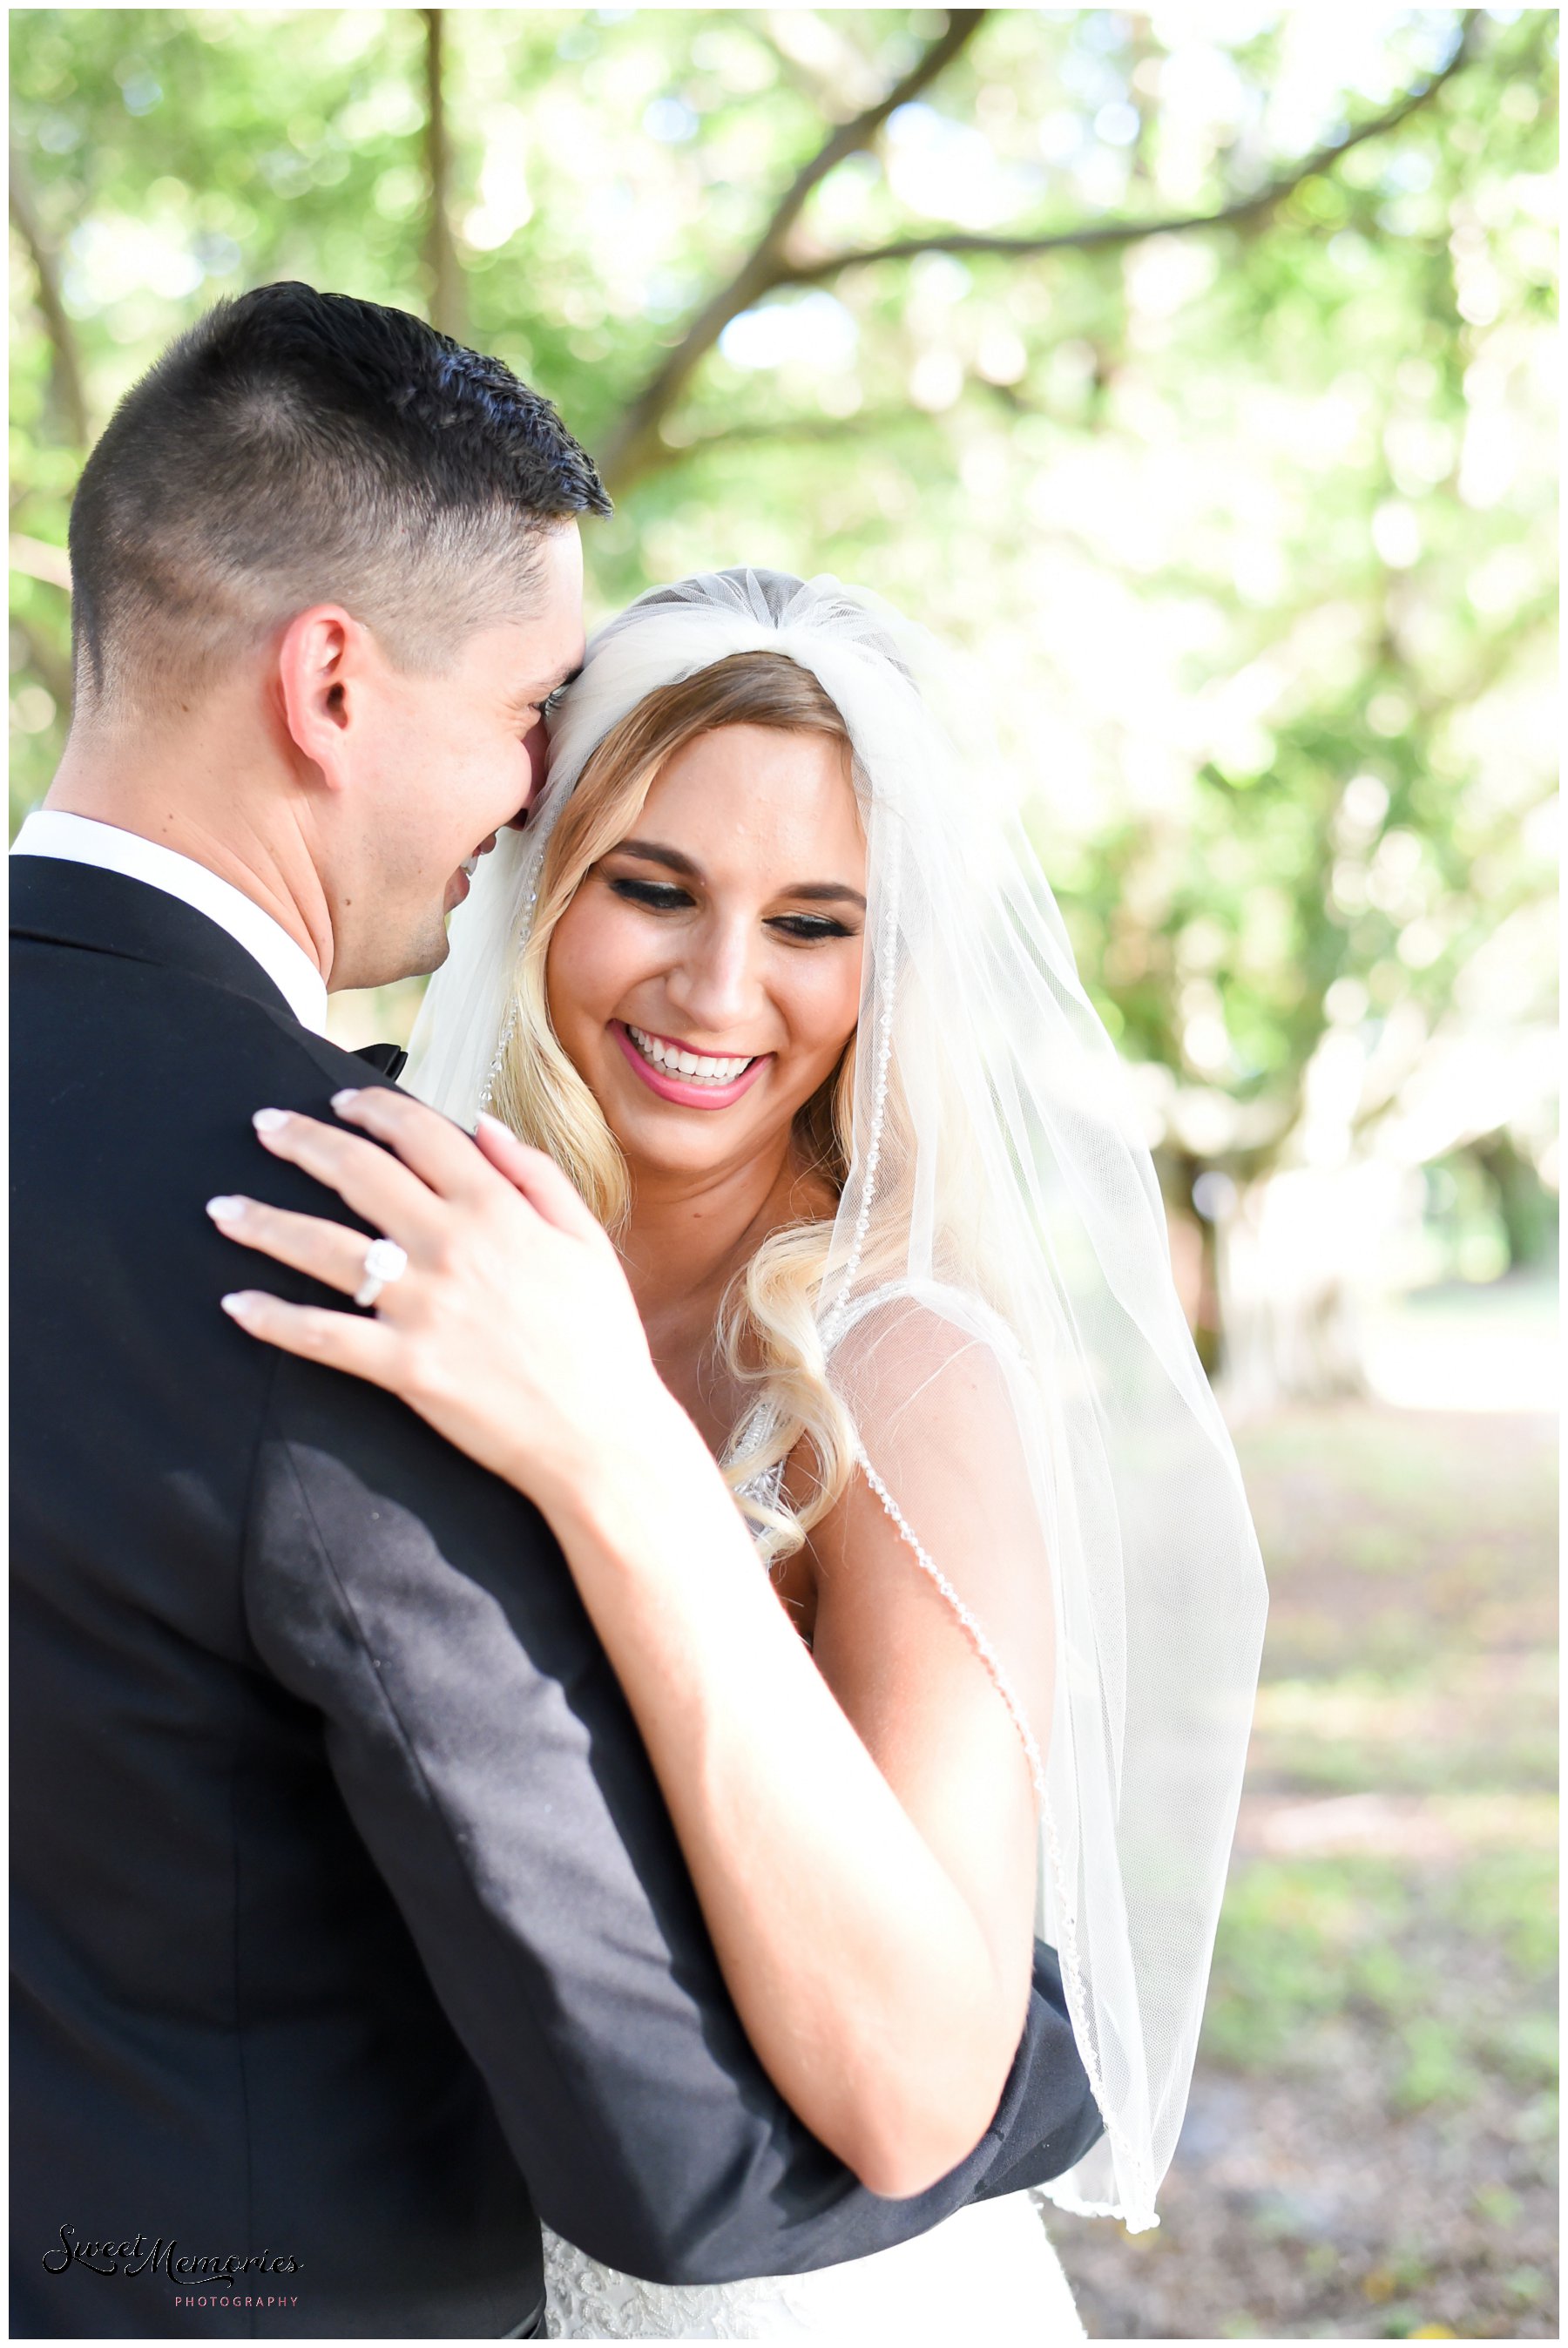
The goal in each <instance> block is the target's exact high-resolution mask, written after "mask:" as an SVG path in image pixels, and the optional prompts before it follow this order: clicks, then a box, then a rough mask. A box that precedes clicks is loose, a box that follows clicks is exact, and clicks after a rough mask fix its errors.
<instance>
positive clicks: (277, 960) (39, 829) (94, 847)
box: [11, 808, 327, 1035]
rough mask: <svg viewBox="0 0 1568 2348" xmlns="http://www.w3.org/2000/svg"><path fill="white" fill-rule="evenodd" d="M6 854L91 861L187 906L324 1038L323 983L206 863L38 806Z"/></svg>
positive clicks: (300, 951)
mask: <svg viewBox="0 0 1568 2348" xmlns="http://www.w3.org/2000/svg"><path fill="white" fill-rule="evenodd" d="M11 853H12V855H13V856H52V857H54V858H55V859H56V860H57V861H58V862H60V863H63V864H97V865H98V866H100V867H101V868H102V870H104V871H106V872H123V873H124V875H125V876H126V878H127V880H144V881H146V883H147V885H148V887H149V889H161V890H162V891H163V892H164V894H165V896H168V897H178V898H179V900H180V901H181V902H182V903H184V904H187V905H193V906H194V907H195V909H196V911H198V912H199V913H205V914H206V916H207V918H208V920H209V921H210V922H217V924H218V926H219V928H220V930H227V932H229V935H230V936H231V938H232V939H233V941H234V942H235V944H236V945H240V946H243V947H244V949H245V952H246V953H248V954H249V955H250V956H251V960H252V961H253V962H258V963H261V968H262V969H263V970H264V971H265V972H266V973H267V976H268V977H269V978H270V979H271V980H272V983H273V985H274V986H275V987H276V988H277V990H278V992H279V994H281V995H282V997H283V999H284V1001H285V1002H286V1003H287V1004H288V1006H289V1008H290V1010H291V1011H292V1013H293V1014H294V1016H295V1018H296V1019H297V1020H298V1021H299V1023H300V1025H301V1026H302V1027H309V1028H310V1029H311V1030H312V1032H313V1034H315V1035H325V1034H326V1031H327V990H326V981H325V980H324V979H323V976H322V974H321V972H320V971H319V970H318V969H317V968H316V966H315V963H313V961H312V960H311V958H310V956H309V954H308V953H306V952H305V950H304V948H303V946H302V945H300V944H299V943H298V942H296V940H294V939H293V938H292V937H291V936H290V935H289V933H288V932H287V930H285V929H284V928H283V927H282V923H281V922H275V921H274V920H273V919H272V915H271V913H264V912H263V911H261V906H260V905H258V904H256V903H255V902H254V901H252V900H251V898H249V897H247V896H246V895H245V894H244V893H243V891H241V890H239V889H236V888H235V887H234V885H233V883H232V882H231V881H228V880H220V879H219V877H218V875H217V873H216V872H209V870H207V867H206V866H205V864H198V863H196V862H195V861H194V860H193V859H192V858H190V857H189V856H180V855H179V854H178V853H177V852H176V850H173V849H172V848H160V847H159V844H158V842H157V841H156V840H153V839H143V838H142V837H141V834H140V833H139V832H136V831H122V830H121V829H120V828H119V826H118V824H113V823H99V822H98V821H97V819H96V817H92V816H85V815H65V814H62V813H61V812H59V810H57V809H56V808H39V809H38V810H37V811H36V813H35V814H33V815H30V816H29V817H28V818H27V820H26V823H25V824H24V825H23V826H22V829H21V830H20V831H19V832H18V833H17V835H16V840H15V846H14V847H13V849H12V850H11Z"/></svg>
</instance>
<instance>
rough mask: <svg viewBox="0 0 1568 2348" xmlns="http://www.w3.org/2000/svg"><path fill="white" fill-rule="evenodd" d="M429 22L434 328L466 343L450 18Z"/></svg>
mask: <svg viewBox="0 0 1568 2348" xmlns="http://www.w3.org/2000/svg"><path fill="white" fill-rule="evenodd" d="M419 13H420V15H421V16H422V17H423V18H424V20H425V176H426V178H427V179H428V180H429V182H430V210H429V213H428V215H427V216H426V219H425V274H426V276H427V277H428V279H429V281H430V323H431V324H432V325H433V326H434V327H435V328H436V331H437V333H439V334H443V335H451V336H452V337H453V339H454V341H456V342H459V343H460V342H462V341H463V339H464V337H465V335H466V333H467V319H466V303H465V301H464V298H463V296H464V284H463V270H462V265H461V263H459V261H458V259H457V248H456V243H455V242H453V237H452V220H451V214H450V212H449V211H448V205H449V203H450V201H451V180H452V148H451V141H450V140H449V139H448V138H447V135H446V91H445V89H444V88H443V64H444V51H445V46H446V43H445V37H444V36H445V23H444V19H445V15H446V11H445V10H444V9H441V8H421V10H420V11H419Z"/></svg>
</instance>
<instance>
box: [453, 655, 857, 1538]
mask: <svg viewBox="0 0 1568 2348" xmlns="http://www.w3.org/2000/svg"><path fill="white" fill-rule="evenodd" d="M719 726H766V727H769V728H771V729H773V730H775V731H777V732H780V733H792V734H817V735H824V736H827V737H828V738H829V739H830V740H833V741H835V742H838V743H840V744H842V745H843V747H844V752H845V761H846V764H847V763H848V762H849V761H850V760H851V758H852V757H853V752H852V748H851V744H850V737H849V730H848V728H847V726H845V722H844V719H843V717H842V716H840V714H839V711H838V709H837V707H836V705H835V703H834V702H833V701H832V700H831V699H830V698H829V697H828V695H827V694H826V693H825V691H824V689H823V687H822V685H820V684H819V683H818V681H817V679H816V678H815V676H813V675H811V673H810V672H809V671H808V670H806V669H804V668H802V667H800V666H799V665H798V664H797V663H796V662H794V661H792V660H790V659H789V658H788V657H787V656H786V655H784V654H782V653H772V652H748V653H737V654H733V655H732V657H730V658H729V659H727V660H722V661H716V662H715V663H714V664H712V667H709V668H705V669H702V670H699V671H698V673H697V674H696V675H693V676H689V677H682V678H680V679H678V680H677V681H676V682H675V683H673V684H671V685H661V686H660V687H659V688H658V689H657V690H656V691H655V692H653V693H651V694H650V695H648V696H647V698H646V699H645V700H643V701H641V702H640V703H639V704H638V705H637V706H636V708H635V709H633V710H631V711H630V713H629V714H628V715H627V716H625V717H623V718H622V719H621V721H620V724H619V725H618V726H612V727H611V729H610V732H609V733H608V734H607V735H606V736H605V737H604V739H603V741H602V742H600V744H599V746H598V747H597V748H596V749H595V750H594V751H593V753H592V755H591V756H590V757H589V759H588V762H587V764H586V765H585V766H584V767H583V769H582V772H581V774H580V776H579V778H578V781H577V784H576V787H575V788H574V789H573V791H572V795H571V798H569V801H568V802H567V804H566V806H565V807H564V808H562V810H561V813H560V815H559V819H557V822H556V825H555V829H554V830H553V831H552V833H551V835H550V838H549V841H548V846H547V848H546V850H545V853H544V858H543V860H542V863H541V866H540V870H539V876H538V901H537V905H536V910H535V913H534V919H533V924H532V927H531V929H530V931H529V933H528V942H527V944H526V946H525V948H524V950H523V953H522V956H521V958H520V960H519V963H518V973H517V977H516V981H515V984H516V989H517V1017H516V1019H515V1020H514V1021H513V1022H512V1025H511V1035H510V1037H509V1040H508V1043H507V1048H506V1051H505V1053H504V1055H503V1057H502V1061H501V1066H500V1067H499V1069H498V1070H497V1075H496V1079H495V1083H494V1086H493V1088H492V1092H491V1100H490V1106H491V1107H492V1109H493V1111H494V1113H495V1114H496V1115H497V1117H500V1118H501V1119H502V1120H503V1122H504V1123H506V1124H507V1125H508V1126H509V1127H510V1128H511V1129H512V1131H513V1132H514V1133H516V1134H518V1135H519V1136H520V1138H522V1139H523V1140H524V1141H527V1142H529V1143H531V1144H532V1145H533V1147H534V1148H538V1149H543V1150H545V1151H546V1152H547V1153H548V1155H549V1156H550V1157H551V1158H553V1159H555V1161H556V1163H557V1165H558V1166H559V1167H561V1168H562V1169H564V1170H565V1172H566V1173H567V1174H569V1176H570V1178H571V1179H572V1181H573V1182H574V1183H575V1184H576V1185H577V1188H578V1189H579V1191H580V1192H581V1194H582V1197H583V1198H584V1200H586V1201H587V1203H588V1205H589V1208H590V1209H591V1210H592V1211H593V1213H594V1214H595V1215H596V1216H597V1217H598V1219H599V1220H600V1222H601V1223H603V1225H604V1226H605V1228H606V1230H607V1231H610V1234H611V1236H612V1237H614V1236H615V1235H617V1234H618V1233H619V1232H620V1231H621V1230H623V1229H624V1227H625V1223H626V1220H627V1217H628V1215H629V1213H630V1206H631V1177H630V1169H629V1168H628V1166H627V1163H626V1159H625V1157H624V1155H623V1153H622V1151H621V1148H620V1143H619V1142H618V1141H617V1140H616V1138H615V1136H614V1134H613V1133H612V1132H611V1131H610V1127H609V1125H608V1123H607V1122H606V1119H605V1116H604V1112H603V1110H602V1109H601V1108H600V1105H599V1103H598V1101H597V1100H596V1099H595V1098H594V1097H593V1094H592V1092H591V1091H590V1090H589V1086H587V1084H585V1083H584V1081H583V1079H582V1077H581V1076H579V1073H578V1071H577V1069H576V1068H575V1067H574V1066H573V1065H572V1063H571V1061H570V1060H569V1058H568V1056H567V1055H566V1053H565V1052H564V1051H563V1049H562V1048H561V1045H560V1042H559V1037H558V1036H557V1035H556V1032H555V1028H554V1025H553V1024H552V1022H551V1019H550V1013H549V1000H548V988H547V985H546V963H547V961H548V955H549V949H550V941H551V939H552V938H553V936H554V934H555V931H556V925H557V923H558V922H559V920H560V918H561V916H562V914H563V913H564V912H565V911H566V909H567V907H568V906H569V904H570V903H571V901H572V899H573V898H574V897H575V896H576V894H577V891H578V890H579V887H580V886H581V884H582V881H583V880H584V879H585V878H586V876H587V874H588V873H589V870H591V868H592V867H593V865H595V864H596V863H597V862H598V861H599V860H600V857H602V856H605V855H608V853H609V852H610V850H611V849H612V848H613V847H614V846H615V845H616V843H617V842H618V841H620V840H622V839H625V838H626V837H627V835H628V833H629V832H630V830H631V829H632V828H633V826H634V825H635V823H636V821H637V819H638V817H639V815H640V814H641V811H642V808H643V805H644V803H645V801H646V799H647V798H648V794H649V792H650V790H651V788H652V786H653V784H654V782H655V780H656V779H657V778H658V776H659V774H660V772H661V768H662V767H663V766H664V765H665V763H666V761H667V760H668V759H670V758H671V757H673V756H674V754H675V753H676V752H677V751H678V750H681V749H682V748H683V747H685V746H686V744H687V743H689V742H692V741H694V740H695V739H696V738H697V737H698V736H699V735H702V734H708V733H712V732H713V731H714V730H715V729H716V728H717V727H719ZM855 1061H856V1037H855V1035H853V1034H852V1035H850V1036H849V1038H848V1040H847V1041H846V1043H845V1047H844V1051H843V1053H842V1055H841V1056H840V1058H839V1061H838V1065H837V1066H836V1067H835V1069H834V1071H833V1073H832V1074H831V1076H828V1077H826V1078H825V1081H824V1082H823V1083H822V1084H821V1085H820V1086H818V1087H817V1089H816V1091H815V1093H814V1094H813V1095H812V1097H811V1098H810V1099H809V1100H807V1101H805V1102H804V1103H803V1104H802V1106H801V1107H800V1108H799V1109H797V1110H796V1112H795V1117H794V1133H793V1146H794V1160H795V1169H796V1173H797V1176H798V1178H799V1180H800V1183H801V1184H802V1185H803V1186H804V1185H805V1184H806V1183H808V1182H810V1181H811V1180H812V1179H815V1181H816V1182H817V1183H818V1184H819V1185H821V1186H823V1187H825V1189H826V1190H827V1191H828V1193H829V1195H830V1196H831V1198H832V1200H833V1201H834V1206H833V1209H832V1210H829V1211H828V1212H827V1213H826V1214H825V1215H823V1216H820V1217H809V1216H808V1217H804V1218H802V1219H800V1220H795V1221H793V1222H790V1223H786V1224H784V1225H783V1226H782V1227H781V1228H780V1229H778V1230H777V1231H773V1232H772V1233H770V1234H769V1236H768V1237H767V1238H766V1239H765V1240H764V1241H763V1242H762V1244H761V1245H760V1246H759V1247H758V1248H757V1250H756V1251H755V1253H754V1254H753V1256H752V1257H751V1258H750V1260H749V1262H747V1263H746V1264H744V1265H743V1267H742V1269H741V1270H740V1271H739V1272H737V1273H736V1274H735V1276H734V1278H733V1280H732V1281H731V1282H730V1284H729V1287H728V1289H727V1290H726V1292H725V1293H724V1296H723V1301H722V1303H721V1305H720V1309H719V1313H718V1316H717V1321H716V1324H715V1327H714V1332H713V1339H714V1347H715V1352H716V1355H717V1358H718V1360H719V1362H720V1363H721V1364H722V1365H723V1368H724V1369H725V1370H726V1371H727V1372H728V1373H729V1374H730V1375H732V1376H733V1378H734V1379H735V1381H736V1382H737V1384H738V1385H741V1386H742V1387H743V1388H746V1389H751V1390H752V1391H753V1392H754V1393H755V1394H756V1395H757V1396H758V1398H759V1399H760V1400H762V1401H763V1402H764V1404H765V1405H766V1406H767V1407H766V1408H765V1409H764V1411H763V1412H762V1413H761V1414H760V1415H759V1420H758V1422H757V1423H759V1424H760V1426H761V1428H762V1430H763V1431H762V1433H761V1434H760V1436H759V1437H758V1439H757V1440H756V1441H755V1442H753V1444H751V1445H750V1446H749V1447H747V1448H746V1449H745V1450H744V1451H743V1453H742V1454H740V1455H739V1456H737V1457H732V1458H730V1459H728V1460H726V1461H725V1462H724V1465H723V1473H724V1477H725V1480H726V1482H727V1483H728V1484H729V1487H730V1488H731V1490H732V1491H733V1493H734V1494H735V1497H736V1500H737V1503H738V1505H739V1506H740V1508H741V1509H742V1511H743V1514H744V1516H745V1517H746V1519H747V1520H748V1522H749V1523H750V1525H751V1527H752V1529H753V1533H754V1534H755V1535H756V1536H757V1537H758V1540H759V1545H760V1546H761V1548H762V1550H763V1551H764V1555H765V1556H767V1557H768V1559H769V1560H770V1561H771V1560H775V1559H779V1558H783V1557H786V1556H788V1555H790V1554H791V1553H792V1552H793V1551H794V1550H798V1549H799V1548H800V1547H801V1546H802V1543H803V1542H804V1538H805V1536H806V1534H807V1533H808V1532H809V1531H810V1529H811V1528H812V1526H813V1525H815V1524H817V1523H819V1522H820V1521H821V1519H822V1518H823V1517H824V1516H825V1515H826V1513H827V1511H828V1510H829V1509H831V1508H832V1506H833V1504H834V1502H835V1500H836V1499H837V1498H838V1497H839V1495H840V1494H841V1493H842V1492H843V1490H844V1488H845V1485H846V1484H847V1482H848V1480H849V1477H850V1472H851V1469H852V1468H853V1466H854V1457H855V1453H854V1442H855V1437H854V1430H853V1427H852V1425H851V1422H850V1419H849V1416H848V1413H847V1412H846V1411H845V1407H844V1405H843V1404H842V1403H841V1402H840V1400H839V1399H838V1397H837V1395H835V1393H834V1391H833V1389H832V1387H831V1385H829V1383H828V1379H827V1375H826V1367H825V1357H824V1353H823V1346H822V1341H821V1336H820V1334H819V1330H818V1324H817V1317H816V1303H817V1298H818V1294H819V1292H820V1289H821V1284H822V1275H823V1272H824V1270H825V1265H826V1262H827V1256H828V1249H829V1244H830V1241H831V1237H832V1232H833V1222H834V1212H835V1210H836V1206H837V1202H838V1200H839V1197H840V1195H841V1194H842V1192H843V1189H844V1184H845V1179H846V1177H847V1174H848V1170H849V1166H850V1162H851V1159H852V1156H853V1147H854V1097H855ZM889 1106H890V1108H891V1110H892V1113H893V1114H895V1115H896V1114H897V1105H896V1104H895V1103H890V1105H889ZM802 1437H805V1438H806V1439H807V1443H808V1447H809V1451H808V1456H809V1459H810V1464H811V1488H810V1490H809V1492H808V1493H807V1495H806V1496H805V1497H804V1498H803V1499H802V1501H801V1503H800V1505H799V1507H798V1508H796V1507H795V1506H794V1504H793V1503H792V1502H790V1501H788V1500H786V1499H785V1498H784V1494H783V1493H782V1492H781V1494H780V1497H779V1502H778V1505H777V1506H776V1507H775V1506H771V1505H769V1504H767V1503H766V1502H764V1501H762V1500H760V1499H758V1498H756V1497H755V1496H754V1495H753V1494H750V1493H747V1492H746V1491H744V1490H743V1487H744V1486H745V1485H747V1484H748V1483H751V1482H753V1480H754V1479H756V1478H758V1477H759V1476H761V1475H762V1474H763V1472H764V1470H766V1469H768V1468H773V1467H774V1466H775V1465H776V1464H777V1463H778V1462H780V1461H782V1460H784V1459H786V1458H787V1457H789V1455H790V1453H791V1452H792V1451H793V1450H794V1448H795V1447H796V1445H797V1444H798V1443H799V1442H800V1441H801V1438H802Z"/></svg>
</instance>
